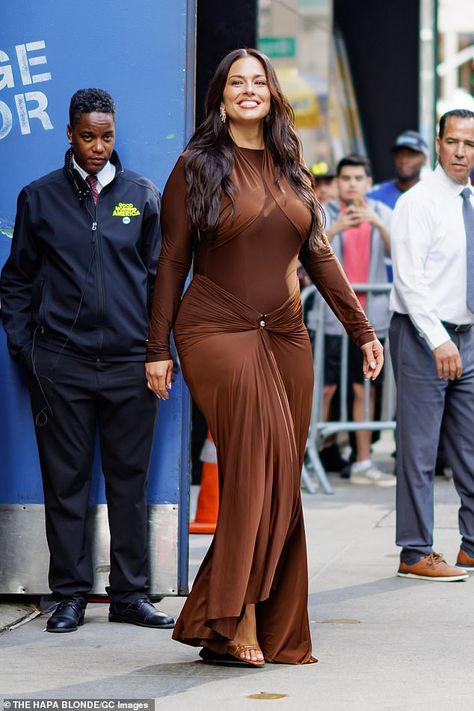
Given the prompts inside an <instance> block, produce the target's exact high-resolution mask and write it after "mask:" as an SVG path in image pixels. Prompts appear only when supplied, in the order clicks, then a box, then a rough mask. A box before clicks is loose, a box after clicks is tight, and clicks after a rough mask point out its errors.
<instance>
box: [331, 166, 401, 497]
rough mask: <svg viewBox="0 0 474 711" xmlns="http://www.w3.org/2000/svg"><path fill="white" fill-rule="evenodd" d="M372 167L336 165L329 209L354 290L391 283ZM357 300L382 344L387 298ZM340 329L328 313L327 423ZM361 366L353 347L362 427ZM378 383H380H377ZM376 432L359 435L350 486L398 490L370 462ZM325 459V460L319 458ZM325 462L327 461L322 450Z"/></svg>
mask: <svg viewBox="0 0 474 711" xmlns="http://www.w3.org/2000/svg"><path fill="white" fill-rule="evenodd" d="M370 176H371V168H370V163H369V161H368V160H367V158H365V157H364V156H361V155H358V154H357V153H353V154H351V155H348V156H346V157H344V158H342V159H341V160H340V161H339V163H338V165H337V178H336V182H337V188H338V194H339V200H338V201H335V202H330V203H328V204H327V205H326V208H325V209H326V214H327V218H328V219H327V223H326V234H327V237H328V240H329V241H330V243H331V246H332V248H333V250H334V253H335V254H336V256H337V257H338V258H339V260H340V261H341V263H342V265H343V267H344V270H345V272H346V275H347V277H348V279H349V281H350V282H351V283H352V284H355V283H367V282H373V283H383V282H386V281H387V274H386V270H385V263H384V258H385V255H386V254H389V253H390V235H389V228H390V218H391V210H390V209H389V208H388V207H387V206H386V205H384V204H383V203H381V202H377V201H375V200H372V199H370V198H367V197H366V194H367V191H368V189H369V187H370V184H371V177H370ZM358 298H359V300H360V302H361V305H362V307H363V308H364V309H366V310H367V313H368V314H370V318H371V321H372V323H373V324H374V327H375V329H376V332H377V335H378V336H379V337H380V338H381V340H382V342H383V339H384V338H385V336H386V335H387V331H388V323H389V311H388V299H389V297H388V294H384V293H381V294H376V293H370V292H369V293H368V294H359V295H358ZM341 333H342V329H341V325H340V323H339V322H338V321H337V319H336V318H335V317H334V315H333V314H331V313H330V312H329V311H328V312H327V317H326V323H325V349H324V352H325V373H324V383H325V387H324V399H323V409H324V413H323V414H324V417H325V418H326V419H327V418H328V415H329V408H330V405H331V402H332V399H333V397H334V395H335V392H336V389H337V385H338V383H339V381H340V368H341V351H342V338H341ZM360 366H361V360H360V355H359V352H358V351H357V349H355V348H353V346H352V344H349V387H352V389H353V395H354V400H353V407H352V412H353V419H354V420H355V421H361V420H362V419H363V414H364V385H363V379H362V378H361V376H360ZM379 382H380V381H379ZM374 403H375V389H374V388H371V394H370V416H371V417H373V413H374ZM371 440H372V432H371V431H369V430H360V431H358V432H356V434H355V441H356V445H357V446H356V450H357V451H356V459H355V462H354V463H353V464H352V466H351V470H350V480H351V482H352V483H354V484H376V485H378V486H394V485H395V480H394V477H393V476H392V475H389V474H385V473H384V472H382V471H380V470H379V469H378V468H377V467H376V466H375V465H374V463H373V462H372V459H371V455H370V445H371ZM321 455H322V456H321ZM321 455H320V456H321V459H322V461H323V462H324V461H325V453H324V448H323V449H322V451H321Z"/></svg>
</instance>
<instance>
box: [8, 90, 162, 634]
mask: <svg viewBox="0 0 474 711" xmlns="http://www.w3.org/2000/svg"><path fill="white" fill-rule="evenodd" d="M67 135H68V138H69V142H70V144H71V148H70V149H69V150H68V152H67V153H66V161H65V165H64V167H63V168H62V169H60V170H56V171H54V172H52V173H49V174H48V175H46V176H44V177H42V178H40V179H39V180H36V181H34V182H33V183H31V184H30V185H28V186H27V187H25V188H24V189H23V190H22V191H21V193H20V195H19V198H18V209H17V216H16V221H15V229H14V233H13V243H12V250H11V254H10V257H9V259H8V261H7V262H6V264H5V267H4V268H3V270H2V275H1V280H0V289H1V291H0V294H1V305H2V320H3V325H4V327H5V330H6V332H7V337H8V346H9V350H10V354H11V356H12V358H13V359H15V360H17V361H18V362H19V363H21V364H22V365H23V366H24V367H25V369H26V370H27V371H28V374H29V383H30V393H31V404H32V410H33V417H34V421H35V429H36V438H37V443H38V450H39V456H40V463H41V471H42V476H43V486H44V498H45V514H46V535H47V540H48V546H49V551H50V570H49V584H50V587H51V590H52V592H53V595H54V598H55V599H56V600H57V601H58V602H59V604H58V606H57V607H56V610H55V612H54V613H53V615H52V616H51V617H50V618H49V620H48V622H47V629H48V631H49V632H71V631H73V630H76V629H77V627H78V626H79V625H81V624H82V623H83V621H84V612H85V608H86V605H87V594H88V592H89V591H90V589H91V586H92V582H93V570H92V562H91V551H90V546H89V545H88V544H89V542H88V540H87V535H86V515H87V508H88V495H89V486H90V478H91V464H92V456H93V450H94V442H95V432H96V428H97V427H98V430H99V436H100V445H101V456H102V469H103V471H104V475H105V482H106V494H107V504H108V516H109V526H110V534H111V552H110V556H111V560H110V579H109V587H108V588H107V592H108V594H109V596H110V599H111V605H110V614H109V620H111V621H112V622H130V623H132V624H137V625H142V626H145V627H158V628H163V627H166V628H169V627H173V625H174V620H173V618H172V617H169V616H168V615H165V614H164V613H162V612H159V611H158V610H156V609H155V607H154V606H153V605H152V604H151V603H150V601H149V599H148V597H147V589H148V560H147V500H146V487H147V471H148V465H149V459H150V452H151V445H152V438H153V431H154V424H155V417H156V398H155V396H154V394H153V393H152V392H151V391H150V390H149V389H148V388H147V384H146V379H145V370H144V361H145V345H146V338H147V329H148V316H149V306H150V303H151V289H152V285H153V283H154V278H155V266H156V262H157V258H158V253H159V247H160V226H159V210H160V194H159V192H158V190H157V188H156V187H155V186H154V185H153V183H151V182H150V181H149V180H147V179H146V178H143V177H141V176H139V175H137V174H135V173H132V172H130V171H128V170H124V169H123V168H122V166H121V165H120V162H119V159H118V156H117V154H116V153H115V151H114V143H115V106H114V102H113V99H112V98H111V97H110V96H109V94H107V93H106V92H104V91H102V90H100V89H82V90H80V91H78V92H76V93H75V94H74V96H73V97H72V99H71V104H70V109H69V125H68V127H67Z"/></svg>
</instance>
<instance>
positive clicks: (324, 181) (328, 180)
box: [311, 160, 337, 206]
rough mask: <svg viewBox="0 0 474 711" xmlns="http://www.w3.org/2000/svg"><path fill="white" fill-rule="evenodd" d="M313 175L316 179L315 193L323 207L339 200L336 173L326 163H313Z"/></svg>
mask: <svg viewBox="0 0 474 711" xmlns="http://www.w3.org/2000/svg"><path fill="white" fill-rule="evenodd" d="M311 173H312V174H313V179H314V192H315V193H316V197H317V198H318V201H319V202H320V203H321V205H323V206H324V205H326V203H328V202H330V201H331V200H335V199H336V198H337V186H336V171H335V170H334V169H333V168H330V166H328V164H327V163H326V162H325V161H323V160H322V161H319V162H317V163H313V165H312V166H311Z"/></svg>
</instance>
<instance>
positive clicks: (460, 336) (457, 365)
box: [390, 109, 474, 582]
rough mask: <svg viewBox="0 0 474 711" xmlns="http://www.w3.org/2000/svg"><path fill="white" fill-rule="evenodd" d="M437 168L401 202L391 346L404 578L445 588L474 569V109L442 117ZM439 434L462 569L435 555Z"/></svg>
mask: <svg viewBox="0 0 474 711" xmlns="http://www.w3.org/2000/svg"><path fill="white" fill-rule="evenodd" d="M436 151H437V157H438V165H437V167H436V170H435V171H434V173H433V174H432V175H430V176H429V177H428V178H427V179H426V180H423V181H421V182H420V183H418V185H415V187H413V188H412V189H411V190H410V191H409V192H407V193H406V195H404V196H403V197H401V198H400V200H399V201H398V203H397V206H396V208H395V213H394V217H393V224H392V244H393V250H392V256H393V266H394V287H393V292H392V300H391V307H392V310H393V311H394V314H393V317H392V320H391V324H390V350H391V353H392V362H393V366H394V373H395V380H396V384H397V431H396V438H397V459H396V471H397V525H396V542H397V545H399V546H400V547H401V549H402V550H401V555H400V567H399V569H398V575H399V576H400V577H404V578H421V579H424V580H433V581H439V582H449V581H455V580H464V579H466V578H467V577H468V572H467V570H470V571H474V436H473V433H474V327H473V326H474V195H473V188H472V186H471V184H470V181H469V173H470V171H471V170H472V168H473V166H474V112H472V111H468V110H465V109H458V110H454V111H449V112H447V113H446V114H444V115H443V116H442V117H441V119H440V121H439V132H438V137H437V139H436ZM440 437H442V438H443V441H444V444H445V448H446V454H447V456H448V459H449V462H450V464H451V466H452V469H453V480H454V484H455V487H456V490H457V492H458V494H459V497H460V499H461V506H460V509H459V529H460V533H461V547H460V549H459V552H458V556H457V561H456V566H458V567H456V566H452V565H448V563H447V562H446V561H445V560H444V558H443V556H442V555H441V554H439V553H436V552H435V551H434V550H433V523H434V522H433V508H434V506H433V499H434V470H435V462H436V453H437V451H438V445H439V441H440Z"/></svg>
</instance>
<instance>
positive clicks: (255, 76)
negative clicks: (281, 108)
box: [222, 56, 271, 126]
mask: <svg viewBox="0 0 474 711" xmlns="http://www.w3.org/2000/svg"><path fill="white" fill-rule="evenodd" d="M222 104H223V105H224V108H225V110H226V113H227V120H228V122H229V124H230V126H232V124H241V125H249V124H251V123H260V122H262V121H263V120H264V118H265V116H267V114H268V113H269V112H270V105H271V94H270V89H269V88H268V82H267V77H266V74H265V69H264V67H263V65H262V64H261V63H260V62H259V60H258V59H256V58H255V57H252V56H247V57H241V58H240V59H237V61H235V62H234V63H233V64H232V65H231V67H230V69H229V74H228V76H227V81H226V85H225V87H224V92H223V95H222Z"/></svg>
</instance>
